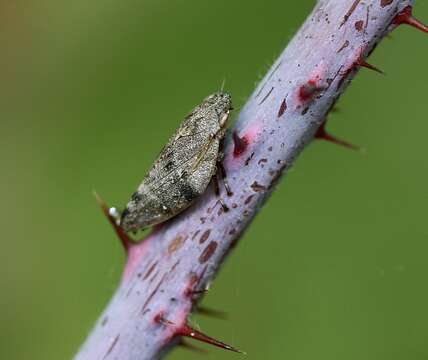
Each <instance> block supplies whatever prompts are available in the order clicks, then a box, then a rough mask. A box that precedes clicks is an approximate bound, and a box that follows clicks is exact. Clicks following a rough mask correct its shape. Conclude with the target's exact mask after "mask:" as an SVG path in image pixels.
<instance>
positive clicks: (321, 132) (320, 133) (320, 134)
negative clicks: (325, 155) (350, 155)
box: [314, 121, 360, 150]
mask: <svg viewBox="0 0 428 360" xmlns="http://www.w3.org/2000/svg"><path fill="white" fill-rule="evenodd" d="M325 125H326V121H324V122H323V123H322V124H321V126H320V127H319V128H318V130H317V132H316V134H315V136H314V138H315V139H321V140H325V141H329V142H331V143H333V144H337V145H341V146H344V147H347V148H348V149H352V150H360V148H359V147H358V146H356V145H354V144H351V143H349V142H347V141H344V140H342V139H339V138H337V137H335V136H333V135H330V134H329V133H328V132H327V131H326V129H325Z"/></svg>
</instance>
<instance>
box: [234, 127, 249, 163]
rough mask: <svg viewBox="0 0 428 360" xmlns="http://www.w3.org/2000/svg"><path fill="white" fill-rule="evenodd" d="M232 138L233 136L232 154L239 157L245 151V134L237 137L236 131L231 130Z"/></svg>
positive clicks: (246, 141) (246, 142) (246, 143)
mask: <svg viewBox="0 0 428 360" xmlns="http://www.w3.org/2000/svg"><path fill="white" fill-rule="evenodd" d="M232 138H233V144H234V148H233V156H234V157H239V156H241V155H242V154H243V153H244V152H245V150H247V147H248V139H247V137H245V136H243V137H242V138H241V137H239V135H238V133H237V132H236V131H234V132H233V134H232Z"/></svg>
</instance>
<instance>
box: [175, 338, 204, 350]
mask: <svg viewBox="0 0 428 360" xmlns="http://www.w3.org/2000/svg"><path fill="white" fill-rule="evenodd" d="M178 346H181V347H182V348H184V349H187V350H190V351H193V352H198V353H204V354H206V353H207V350H205V349H201V348H198V347H197V346H195V345H192V344H190V343H188V342H187V341H184V340H183V339H180V341H179V342H178Z"/></svg>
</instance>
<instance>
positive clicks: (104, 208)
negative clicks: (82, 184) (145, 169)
mask: <svg viewBox="0 0 428 360" xmlns="http://www.w3.org/2000/svg"><path fill="white" fill-rule="evenodd" d="M94 196H95V199H96V200H97V202H98V204H99V205H100V206H101V209H102V211H103V213H104V215H105V216H106V217H107V219H108V221H109V222H110V224H111V226H113V229H114V230H115V231H116V234H117V236H118V237H119V239H120V241H121V243H122V245H123V247H124V249H125V252H126V253H128V252H129V249H130V247H131V246H132V244H133V241H132V240H131V239H130V238H129V236H128V235H127V234H126V233H125V231H123V229H122V228H121V227H120V226H119V225H117V223H116V220H115V218H114V217H113V216H112V215H111V213H110V209H109V207H108V206H107V204H106V203H105V202H104V200H103V199H101V197H100V196H99V195H98V193H97V192H96V191H94Z"/></svg>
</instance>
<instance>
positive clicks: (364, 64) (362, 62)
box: [357, 59, 385, 75]
mask: <svg viewBox="0 0 428 360" xmlns="http://www.w3.org/2000/svg"><path fill="white" fill-rule="evenodd" d="M357 66H360V67H364V68H366V69H370V70H374V71H376V72H378V73H379V74H382V75H385V73H384V72H383V71H382V70H380V69H378V68H377V67H376V66H374V65H372V64H369V63H368V62H367V61H365V60H363V59H360V60H358V61H357Z"/></svg>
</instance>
